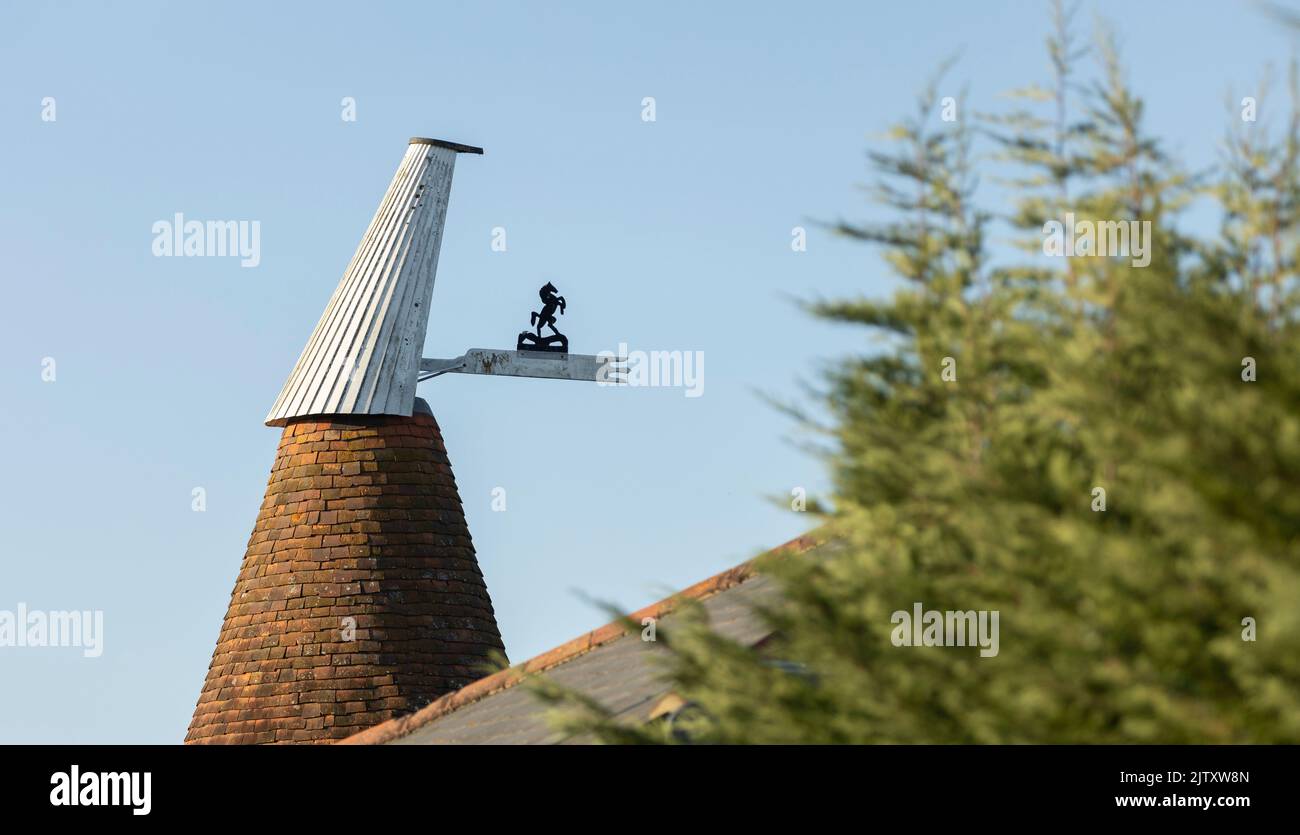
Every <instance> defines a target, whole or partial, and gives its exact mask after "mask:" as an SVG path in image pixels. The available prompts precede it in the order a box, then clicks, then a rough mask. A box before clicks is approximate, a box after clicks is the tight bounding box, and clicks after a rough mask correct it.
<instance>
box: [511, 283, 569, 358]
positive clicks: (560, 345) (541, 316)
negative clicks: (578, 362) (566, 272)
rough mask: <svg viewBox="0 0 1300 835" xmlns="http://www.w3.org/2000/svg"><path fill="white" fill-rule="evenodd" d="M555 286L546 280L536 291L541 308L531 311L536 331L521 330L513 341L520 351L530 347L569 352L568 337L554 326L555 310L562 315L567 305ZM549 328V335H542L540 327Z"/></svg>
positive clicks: (535, 349)
mask: <svg viewBox="0 0 1300 835" xmlns="http://www.w3.org/2000/svg"><path fill="white" fill-rule="evenodd" d="M558 293H559V291H558V290H557V288H556V286H555V285H554V284H552V283H551V282H549V281H548V282H546V284H544V285H543V286H542V289H540V290H538V291H537V295H539V296H541V298H542V309H541V310H540V311H536V310H535V311H533V314H532V324H533V326H534V327H536V328H537V333H536V334H533V333H529V332H528V331H521V332H520V333H519V340H518V341H517V342H516V343H515V349H516V350H519V351H522V350H524V349H526V348H527V349H532V350H534V351H556V352H558V353H561V354H567V353H569V337H567V336H565V335H564V334H562V333H560V331H559V329H558V328H556V327H555V311H557V310H558V311H559V312H560V315H561V316H563V315H564V309H565V307H566V306H567V304H566V302H565V301H564V296H561V295H559V294H558ZM544 327H548V328H550V329H551V336H542V328H544Z"/></svg>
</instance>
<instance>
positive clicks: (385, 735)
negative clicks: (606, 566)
mask: <svg viewBox="0 0 1300 835" xmlns="http://www.w3.org/2000/svg"><path fill="white" fill-rule="evenodd" d="M820 541H821V537H819V536H818V534H817V532H816V531H813V532H810V533H806V534H804V535H802V536H797V537H795V538H794V539H792V540H790V541H789V542H786V543H784V544H782V545H778V546H776V547H775V548H772V549H771V550H768V551H765V552H763V553H762V554H759V555H758V556H756V557H754V558H752V559H750V560H746V561H745V562H743V563H741V564H740V565H737V566H733V567H732V568H728V569H727V570H726V571H723V572H721V573H719V574H715V575H713V576H712V577H709V578H708V579H706V580H701V581H700V582H698V583H696V584H694V585H692V586H688V587H687V588H685V589H682V590H681V591H679V592H676V593H675V594H672V595H669V596H668V597H665V598H664V599H663V600H660V601H659V602H657V603H651V604H650V605H649V606H645V607H643V608H641V609H638V610H636V611H635V612H632V613H631V614H629V615H627V616H626V617H627V619H628V620H631V621H633V622H634V623H639V622H640V621H641V620H642V619H643V618H656V619H657V618H661V617H663V616H664V615H667V614H668V613H670V612H671V611H673V609H675V608H677V606H678V605H679V604H680V603H681V602H682V601H684V600H697V601H698V600H704V599H706V598H709V597H712V596H713V595H715V594H717V593H718V592H721V591H725V590H727V589H729V588H733V587H735V586H738V585H740V584H741V583H743V582H745V581H746V580H748V579H750V578H751V577H753V576H754V575H755V574H757V573H758V572H757V569H756V567H755V565H756V564H757V563H758V562H759V561H760V560H762V559H765V558H767V557H772V556H776V555H780V554H798V553H802V552H804V551H807V550H809V549H810V548H813V547H814V546H816V545H817V544H818V543H819V542H820ZM625 634H626V630H625V629H624V627H623V621H622V619H620V620H616V621H613V622H611V623H607V624H605V625H604V626H602V627H600V628H598V629H593V630H592V631H590V632H588V633H586V634H585V635H580V636H578V637H577V638H574V639H573V640H571V641H566V642H565V643H563V644H560V645H559V646H558V647H555V648H554V649H551V650H548V651H546V652H544V653H542V654H541V655H538V656H535V657H533V658H530V659H529V660H527V661H525V662H523V663H522V664H517V665H515V666H513V667H510V668H508V669H505V670H500V671H498V672H495V673H492V674H491V675H489V676H485V677H484V678H481V679H479V680H478V681H475V682H472V683H471V684H468V685H466V686H464V687H462V688H461V689H459V690H456V691H454V692H451V693H448V694H446V695H445V696H442V697H440V698H438V699H435V700H434V701H432V702H430V703H429V704H427V705H425V706H424V707H422V708H420V709H419V710H417V711H416V712H414V713H410V714H407V715H406V716H398V717H396V718H394V719H389V720H388V721H386V722H383V723H381V724H378V725H374V726H372V727H370V728H367V729H366V730H364V731H361V732H360V733H355V734H353V735H351V736H348V737H344V738H343V739H341V740H339V741H338V743H337V744H340V745H382V744H384V743H386V742H391V741H393V740H395V739H400V738H401V737H404V736H406V735H407V734H409V733H411V732H412V731H414V730H416V729H418V728H421V727H423V726H424V725H427V724H429V723H430V722H432V721H433V720H435V719H439V718H441V717H443V716H446V715H447V714H449V713H452V712H453V711H456V710H458V709H460V708H462V707H464V706H466V705H468V704H471V703H473V702H477V701H478V700H480V699H483V698H486V697H488V696H491V695H493V694H495V693H499V692H501V691H502V690H507V689H509V688H511V687H514V686H515V685H516V684H518V683H519V682H520V681H522V680H523V679H524V678H525V677H526V676H528V675H530V674H533V673H540V672H544V671H546V670H550V669H552V668H555V667H558V666H560V665H561V664H564V663H567V662H569V661H572V660H573V659H574V658H577V657H578V656H580V655H583V654H585V653H587V652H590V651H591V650H593V649H595V648H596V647H599V646H602V645H604V644H608V643H610V642H612V641H615V640H617V639H619V638H621V637H622V636H623V635H625Z"/></svg>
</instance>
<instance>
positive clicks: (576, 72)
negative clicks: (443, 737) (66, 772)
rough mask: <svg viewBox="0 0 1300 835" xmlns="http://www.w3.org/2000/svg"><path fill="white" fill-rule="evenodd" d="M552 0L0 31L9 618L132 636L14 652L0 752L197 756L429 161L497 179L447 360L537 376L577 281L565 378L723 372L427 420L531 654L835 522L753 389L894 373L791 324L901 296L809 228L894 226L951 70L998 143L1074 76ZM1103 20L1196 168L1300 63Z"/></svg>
mask: <svg viewBox="0 0 1300 835" xmlns="http://www.w3.org/2000/svg"><path fill="white" fill-rule="evenodd" d="M548 5H550V6H553V7H554V8H551V9H549V10H544V9H543V8H542V4H524V3H492V4H479V3H439V4H433V3H410V4H395V3H382V2H368V3H364V4H363V3H356V4H353V5H350V6H349V5H343V4H338V3H321V2H315V3H265V2H261V3H242V2H222V3H219V4H217V3H210V4H205V5H204V6H203V7H199V5H198V4H183V5H182V4H179V3H178V4H162V3H152V2H131V3H113V4H101V3H76V4H73V3H67V4H58V5H57V6H47V5H46V4H38V3H34V2H24V3H21V4H18V3H14V2H7V3H5V4H3V6H0V137H3V138H2V139H0V143H2V146H0V147H2V148H3V153H0V252H3V261H2V262H0V263H3V266H2V267H0V281H2V282H3V287H2V289H3V295H2V296H0V314H2V318H0V379H2V381H3V395H0V397H2V398H3V399H2V400H0V437H3V439H4V440H3V443H4V450H5V465H6V466H5V473H4V477H3V478H0V514H2V516H0V521H2V523H3V524H2V528H0V530H2V535H0V609H8V610H12V609H14V608H15V607H16V606H17V604H18V603H19V602H23V603H26V604H27V605H28V606H29V607H31V608H37V609H43V610H51V609H100V610H103V612H104V617H105V636H104V640H105V649H104V654H103V656H102V657H100V658H97V659H86V658H83V657H82V655H81V654H80V653H79V652H78V651H77V650H75V649H57V650H56V649H43V650H32V649H4V648H0V683H3V686H2V687H0V742H179V741H180V740H181V739H182V738H183V736H184V733H185V729H186V726H187V725H188V722H189V717H190V714H191V712H192V710H193V707H194V702H195V700H196V698H197V697H198V694H199V689H200V687H201V685H202V682H203V677H204V674H205V672H206V669H207V666H208V661H209V658H210V655H211V652H212V649H213V644H214V642H215V640H216V637H217V631H218V628H219V626H220V623H221V619H222V615H223V614H224V612H225V608H226V605H227V602H228V599H229V594H230V590H231V587H232V584H233V582H234V578H235V574H236V572H237V570H238V566H239V563H240V560H241V558H242V555H243V551H244V546H245V544H246V540H247V537H248V535H249V532H250V531H251V529H252V525H253V522H254V519H255V517H256V515H257V509H258V506H259V504H260V502H261V499H262V492H263V489H264V487H265V483H266V478H267V475H268V470H269V467H270V465H271V462H272V459H273V456H274V451H275V446H276V442H277V439H278V436H279V432H278V430H275V429H271V428H268V427H266V426H263V425H262V418H263V416H264V415H265V413H266V412H267V410H268V408H269V407H270V405H271V403H272V402H273V401H274V399H275V396H276V394H277V392H278V391H279V388H280V386H281V384H282V382H283V381H284V379H285V377H286V376H287V374H288V373H289V371H290V369H291V367H292V365H293V362H294V360H295V359H296V357H297V355H298V352H299V351H300V349H301V348H302V346H303V343H304V341H305V340H306V338H307V336H308V335H309V334H310V333H311V330H312V328H313V326H314V325H315V323H316V320H317V318H318V316H319V315H320V313H321V311H322V309H323V307H324V305H325V302H326V301H327V299H328V298H329V296H330V293H331V292H332V290H333V288H334V286H335V284H336V283H337V282H338V279H339V276H340V275H341V273H342V271H343V269H344V267H345V266H346V265H347V262H348V259H349V257H350V256H351V254H352V251H353V249H354V248H355V246H356V244H357V242H358V240H359V239H360V237H361V234H362V232H363V231H364V229H365V226H366V224H367V222H368V221H369V219H370V216H371V214H372V213H373V211H374V209H375V207H376V205H377V202H378V200H379V198H380V196H381V195H382V194H383V191H384V189H385V187H386V185H387V183H388V180H389V178H390V177H391V176H392V174H393V171H394V169H395V167H396V165H397V162H398V160H399V159H400V158H401V156H402V153H403V151H404V148H405V145H406V140H407V138H408V137H409V136H411V135H425V136H434V137H439V138H445V139H450V140H454V141H459V142H465V143H470V144H476V145H482V146H484V147H485V148H486V150H487V153H486V155H485V156H483V157H461V159H460V162H459V164H458V166H457V170H456V178H455V184H454V187H453V190H452V196H451V204H450V210H449V212H448V218H447V225H446V232H445V237H444V243H443V248H442V258H441V263H440V265H439V269H438V279H437V286H436V289H435V292H434V305H433V311H432V320H431V322H430V327H429V337H428V341H427V343H426V347H425V355H426V356H455V355H456V354H459V353H460V352H461V351H463V350H464V349H466V348H470V347H512V343H513V339H514V335H515V334H516V333H517V332H518V331H519V330H520V328H521V327H522V326H523V324H524V320H526V317H527V313H528V311H529V310H530V309H533V306H534V303H535V302H536V289H537V287H538V286H539V285H540V284H541V283H543V281H545V280H548V279H549V280H552V281H554V282H555V283H556V284H557V285H558V286H559V287H560V290H561V292H562V293H563V294H564V295H565V296H566V297H567V299H568V301H569V309H568V314H567V315H566V316H565V317H564V319H563V322H562V326H563V327H564V329H565V330H566V331H567V332H568V333H569V336H570V339H571V340H572V345H573V349H574V350H575V351H582V352H590V353H595V352H597V351H599V350H602V349H613V348H615V347H616V346H617V345H618V343H620V342H626V343H628V344H629V345H630V346H631V347H632V348H640V349H645V350H650V349H657V350H683V351H688V350H689V351H703V352H704V355H705V377H704V396H702V397H698V398H686V397H684V396H683V392H682V391H681V390H680V389H636V390H619V391H613V390H609V389H598V388H596V387H595V386H583V385H580V384H577V383H563V382H554V381H533V380H514V379H496V378H478V377H459V376H454V375H453V376H451V377H447V378H443V379H440V380H437V381H434V382H430V383H425V384H423V386H422V394H423V396H424V397H425V398H426V399H427V400H428V401H429V402H430V403H431V405H432V407H433V410H434V413H435V414H436V415H437V418H438V420H439V421H440V423H441V425H442V428H443V432H444V435H445V437H446V442H447V447H448V449H449V452H450V455H451V459H452V463H453V466H454V469H455V474H456V477H457V480H458V482H459V486H460V491H461V495H462V497H463V499H464V502H465V511H466V514H467V516H468V518H469V524H470V529H471V531H472V533H473V536H474V540H475V543H476V545H477V548H478V554H479V560H480V563H481V565H482V568H483V571H484V574H485V575H486V578H487V582H488V587H489V589H490V591H491V594H492V597H493V600H494V603H495V606H496V611H497V616H498V620H499V622H500V625H501V629H502V632H503V634H504V638H505V642H506V647H507V650H508V652H509V653H510V656H511V657H512V658H513V659H515V660H524V659H526V658H528V657H530V656H532V655H534V654H537V653H538V652H541V651H544V650H546V649H548V648H550V647H552V646H555V645H557V644H559V643H561V642H563V641H565V640H567V639H569V638H571V637H573V636H575V635H578V634H580V633H581V632H583V631H585V630H588V629H591V628H593V627H595V626H597V625H599V624H600V623H603V622H604V621H605V620H606V616H605V614H604V613H603V612H602V611H600V610H599V609H598V608H597V607H596V606H595V605H593V604H592V603H591V602H589V600H588V599H587V597H590V598H593V599H597V600H608V601H611V602H614V603H617V604H619V605H622V606H625V607H635V606H640V605H643V604H645V603H647V602H650V601H651V600H653V599H657V598H658V597H660V596H662V595H663V594H665V593H667V592H669V591H672V590H674V589H677V588H681V587H683V586H685V585H688V584H690V583H692V582H695V581H697V580H700V579H702V578H704V577H706V576H708V575H711V574H713V573H716V572H718V571H720V570H723V569H725V568H727V567H729V566H731V565H734V564H735V563H737V562H740V561H742V560H744V559H747V558H749V557H751V556H753V555H754V554H755V553H757V552H758V551H759V550H761V549H763V548H765V547H769V546H772V545H776V544H778V543H780V542H783V541H785V540H787V539H789V538H790V537H792V536H795V535H797V534H799V533H801V532H803V531H804V530H805V529H806V528H807V527H809V526H810V525H811V523H812V520H811V519H809V518H808V517H806V516H801V515H799V514H796V513H793V512H791V511H790V510H789V509H788V506H787V507H785V508H783V507H782V506H779V505H778V504H777V503H775V502H773V501H772V497H786V499H785V500H786V501H788V497H789V494H790V490H791V489H792V488H793V487H795V486H803V487H806V488H807V489H808V490H809V492H810V494H812V495H816V494H817V493H818V492H819V491H822V490H824V489H825V486H826V478H825V474H824V472H823V468H822V466H821V464H820V463H819V462H818V461H816V460H815V459H813V458H812V457H810V456H808V455H807V454H805V453H804V452H802V451H800V449H798V448H797V446H796V445H795V444H793V443H791V439H792V438H794V437H796V435H797V433H795V432H794V427H793V426H792V424H791V423H790V422H789V421H788V420H787V419H786V418H784V417H783V416H781V415H780V414H778V413H777V412H775V411H774V410H773V409H771V408H770V407H768V406H767V405H764V403H763V402H761V400H760V399H759V398H758V396H757V392H759V391H767V392H770V393H773V394H775V395H777V396H779V397H786V398H792V399H795V400H799V398H800V397H801V394H800V389H799V381H800V380H801V379H810V378H813V377H815V373H816V369H817V367H818V364H819V363H823V362H826V361H828V360H830V359H832V358H834V357H836V356H839V355H843V354H844V353H846V352H849V351H854V350H867V349H869V347H870V343H869V342H867V341H866V340H865V339H864V337H863V336H862V335H861V334H858V333H855V332H852V331H849V330H844V329H837V328H833V327H830V326H827V325H824V324H821V323H817V322H815V321H811V320H809V319H807V318H806V317H804V316H802V315H801V314H800V313H799V312H798V311H797V310H796V309H795V307H794V306H793V304H792V303H791V299H792V298H800V297H802V298H808V297H814V296H818V295H825V296H837V295H845V294H857V293H866V294H879V293H882V292H886V291H888V290H889V288H890V287H891V283H890V281H889V279H888V275H887V273H886V271H885V269H884V267H883V266H882V264H881V262H880V260H879V259H878V258H877V257H876V256H875V255H874V254H873V253H872V252H871V251H870V250H869V249H866V248H864V247H862V246H860V245H855V244H852V243H848V242H844V241H840V240H836V239H834V238H832V237H830V236H829V235H827V234H826V233H824V232H822V231H820V230H818V229H817V228H815V227H814V226H813V225H812V224H811V223H810V221H812V220H815V219H834V218H836V217H838V216H841V215H843V216H847V217H855V218H856V217H863V216H866V215H867V214H868V210H867V209H866V207H864V206H863V204H862V202H861V194H860V192H859V191H858V190H857V188H856V186H857V184H860V183H862V182H864V181H865V180H866V179H867V175H866V172H865V169H864V165H863V153H864V151H865V149H866V148H867V142H868V135H869V134H871V133H874V132H877V131H880V130H881V129H883V128H884V127H885V126H886V125H887V124H888V123H889V122H890V121H891V120H893V119H894V118H896V117H898V116H899V115H902V114H903V113H905V112H907V111H908V109H909V108H910V107H911V106H912V101H913V94H914V92H915V91H916V90H917V89H918V88H919V87H920V86H921V84H922V82H923V81H924V80H925V79H926V78H927V76H928V75H929V74H930V72H931V71H932V69H933V68H934V67H935V66H936V64H937V63H938V62H940V61H941V60H942V59H943V58H945V57H946V56H948V55H950V54H952V53H953V52H954V51H955V50H958V49H961V50H962V56H961V61H960V63H959V64H958V65H957V67H956V69H955V70H954V72H953V73H952V75H951V78H952V85H953V91H954V95H955V93H956V90H957V88H958V87H959V86H960V85H962V84H969V85H970V95H971V104H972V106H974V107H978V108H982V109H991V108H993V107H996V106H998V103H999V101H1000V99H999V98H998V97H999V94H1001V93H1003V92H1005V91H1006V90H1009V89H1011V88H1013V87H1017V86H1021V85H1023V84H1025V83H1027V82H1029V81H1031V80H1043V79H1045V74H1046V58H1045V54H1044V49H1043V38H1044V35H1045V33H1046V30H1047V23H1048V17H1047V13H1046V6H1045V4H1038V3H1032V2H1013V1H1012V0H1002V2H980V3H964V2H963V3H958V2H946V3H921V2H912V3H892V2H891V3H849V2H845V3H816V2H813V3H799V4H788V3H780V4H778V3H766V4H753V3H744V4H742V3H725V4H724V3H700V2H691V3H678V2H657V3H652V4H638V7H637V8H636V9H635V10H633V9H631V8H627V7H626V6H625V4H609V3H584V4H580V5H579V4H548ZM620 7H621V8H620ZM1094 12H1097V13H1100V14H1102V15H1104V16H1106V17H1108V18H1109V19H1111V20H1112V21H1113V22H1114V23H1115V24H1116V26H1117V28H1118V30H1119V32H1120V35H1121V38H1122V40H1123V45H1124V52H1125V56H1126V58H1127V63H1128V67H1129V70H1130V74H1131V77H1132V79H1133V81H1134V82H1135V85H1136V87H1137V88H1138V89H1139V90H1140V91H1141V92H1142V93H1143V94H1144V95H1145V96H1146V97H1147V100H1148V108H1149V110H1148V113H1149V117H1150V125H1151V127H1152V129H1153V130H1154V131H1155V132H1156V133H1158V134H1160V135H1162V136H1164V137H1166V138H1167V139H1168V140H1169V141H1170V145H1169V147H1170V149H1171V150H1172V151H1174V152H1175V153H1178V154H1180V155H1182V156H1183V157H1184V158H1185V159H1187V160H1188V161H1189V162H1191V163H1193V164H1195V165H1198V166H1205V165H1209V164H1211V163H1213V162H1214V160H1215V148H1216V143H1217V142H1218V140H1219V138H1220V137H1221V136H1222V133H1223V128H1224V101H1225V95H1226V93H1227V92H1228V90H1229V89H1230V88H1231V89H1233V90H1235V91H1237V92H1238V95H1239V96H1240V95H1242V94H1246V93H1247V92H1249V91H1250V90H1251V89H1252V85H1253V84H1254V82H1255V81H1256V80H1257V79H1258V78H1259V77H1260V74H1261V71H1262V69H1263V67H1264V65H1265V63H1266V62H1269V61H1271V62H1272V63H1274V64H1275V65H1276V66H1277V67H1278V68H1279V69H1283V68H1284V65H1285V62H1286V61H1287V60H1288V58H1289V56H1290V51H1291V48H1292V46H1293V43H1292V36H1291V35H1290V34H1289V33H1287V32H1285V31H1284V30H1282V28H1281V27H1280V26H1279V25H1278V24H1276V23H1275V22H1274V21H1272V20H1271V19H1269V18H1268V17H1267V16H1266V15H1264V14H1262V13H1261V12H1260V11H1259V10H1258V9H1257V8H1256V7H1254V6H1252V5H1250V4H1246V3H1236V2H1227V1H1226V0H1223V1H1221V2H1196V3H1192V2H1151V3H1134V2H1127V1H1119V0H1117V2H1088V3H1085V4H1084V6H1083V9H1082V11H1081V13H1080V15H1079V21H1080V23H1081V24H1082V25H1083V26H1084V27H1085V28H1088V27H1090V25H1091V20H1092V15H1093V13H1094ZM47 96H48V97H53V98H54V99H55V100H56V102H57V105H56V106H57V121H55V122H43V121H42V120H41V100H42V99H43V98H45V97H47ZM344 96H352V97H354V98H355V99H356V102H357V121H356V122H355V123H345V122H343V121H342V120H341V119H340V110H341V108H340V100H341V99H342V98H343V97H344ZM645 96H654V97H655V99H656V101H657V121H655V122H654V123H645V122H642V121H641V118H640V115H641V100H642V98H643V97H645ZM175 212H183V213H185V214H186V215H187V216H188V217H191V218H196V219H209V220H215V219H242V220H257V221H260V223H261V249H262V257H261V264H260V266H258V267H257V268H256V269H243V268H241V267H240V266H239V264H238V262H237V260H236V259H220V258H188V259H186V258H170V259H168V258H155V257H153V255H152V254H151V248H150V245H151V242H152V234H151V232H150V229H151V226H152V224H153V223H154V222H155V221H157V220H161V219H170V218H171V216H172V215H173V214H174V213H175ZM798 224H807V225H808V226H809V242H808V251H807V252H806V253H795V252H792V251H791V248H790V245H789V243H790V230H791V227H792V226H795V225H798ZM495 226H503V227H505V228H506V230H507V241H508V251H507V252H505V253H499V252H493V251H492V250H491V248H490V243H491V230H492V228H493V227H495ZM47 356H48V357H53V358H55V360H56V361H57V374H58V377H57V382H54V383H45V382H42V380H41V361H42V358H44V357H47ZM196 486H201V487H203V488H205V489H206V491H207V507H208V509H207V511H206V512H205V513H195V512H192V511H191V509H190V505H191V490H192V489H193V488H194V487H196ZM497 486H501V487H504V488H506V490H507V501H508V510H507V512H505V513H495V512H493V511H492V509H491V491H492V489H493V488H494V487H497Z"/></svg>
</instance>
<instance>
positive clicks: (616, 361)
mask: <svg viewBox="0 0 1300 835" xmlns="http://www.w3.org/2000/svg"><path fill="white" fill-rule="evenodd" d="M537 295H538V297H540V298H541V300H542V309H541V310H534V311H533V312H532V314H531V315H530V317H529V319H530V324H531V325H532V326H533V330H531V331H521V332H520V333H519V338H518V339H517V340H515V350H513V351H504V350H493V349H488V348H471V349H470V350H468V351H466V352H465V353H464V354H461V355H460V356H459V357H456V358H454V359H446V360H442V359H423V360H420V380H421V381H423V380H428V379H431V378H433V377H437V376H439V375H442V374H447V373H457V374H494V375H498V376H507V377H545V378H548V379H551V380H585V381H594V382H598V383H605V384H609V385H621V384H623V383H626V382H627V361H626V359H623V358H619V357H611V356H593V355H591V354H570V353H569V337H567V336H565V335H564V334H562V333H560V330H559V328H557V327H556V326H555V322H556V316H557V314H558V315H560V316H563V315H564V311H565V310H566V309H567V308H568V302H567V301H566V300H565V298H564V296H561V295H560V291H559V289H558V288H557V287H556V286H555V285H554V284H552V283H551V282H549V281H548V282H546V283H545V284H544V285H542V289H540V290H538V291H537ZM543 328H549V329H550V331H551V332H550V334H548V335H545V336H543V335H542V329H543Z"/></svg>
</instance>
